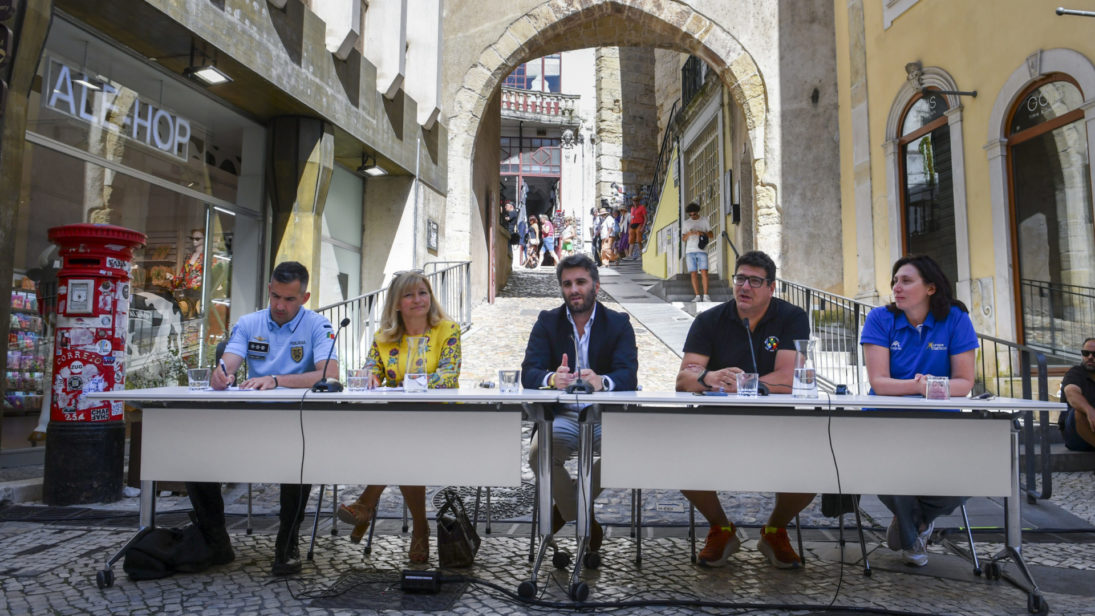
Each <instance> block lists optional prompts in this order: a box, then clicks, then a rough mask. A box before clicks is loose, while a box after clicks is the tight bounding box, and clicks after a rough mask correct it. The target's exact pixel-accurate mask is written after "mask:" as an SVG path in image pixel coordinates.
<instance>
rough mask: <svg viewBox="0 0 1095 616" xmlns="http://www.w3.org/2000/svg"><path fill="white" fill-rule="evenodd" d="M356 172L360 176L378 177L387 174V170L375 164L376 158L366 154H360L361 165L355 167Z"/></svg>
mask: <svg viewBox="0 0 1095 616" xmlns="http://www.w3.org/2000/svg"><path fill="white" fill-rule="evenodd" d="M357 174H358V175H361V176H371V177H374V178H375V177H379V176H382V175H388V171H387V170H386V169H385V168H384V167H381V166H379V165H377V164H376V158H374V157H372V156H369V155H367V154H362V155H361V166H360V167H358V168H357Z"/></svg>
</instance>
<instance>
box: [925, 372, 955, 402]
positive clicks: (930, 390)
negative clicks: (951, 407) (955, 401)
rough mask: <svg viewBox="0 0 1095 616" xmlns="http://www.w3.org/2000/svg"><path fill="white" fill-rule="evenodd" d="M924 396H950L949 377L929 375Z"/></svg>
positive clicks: (937, 397)
mask: <svg viewBox="0 0 1095 616" xmlns="http://www.w3.org/2000/svg"><path fill="white" fill-rule="evenodd" d="M924 397H925V398H927V399H928V400H948V399H950V397H951V383H950V379H949V378H947V377H945V376H929V377H928V387H927V392H926V393H925V394H924Z"/></svg>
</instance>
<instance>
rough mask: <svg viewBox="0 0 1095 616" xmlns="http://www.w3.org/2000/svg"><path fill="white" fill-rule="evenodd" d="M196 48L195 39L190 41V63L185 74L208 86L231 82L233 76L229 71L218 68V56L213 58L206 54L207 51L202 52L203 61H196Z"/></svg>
mask: <svg viewBox="0 0 1095 616" xmlns="http://www.w3.org/2000/svg"><path fill="white" fill-rule="evenodd" d="M195 60H196V49H195V47H194V41H193V40H191V41H190V65H189V66H187V67H186V70H184V71H183V74H184V75H186V76H187V77H189V78H191V79H193V80H195V81H199V82H201V83H202V84H203V85H206V86H219V85H221V84H224V83H230V82H231V81H232V78H231V77H229V76H228V74H227V73H225V72H224V71H222V70H220V69H219V68H217V58H216V56H214V57H213V58H212V59H210V58H208V57H207V56H206V55H205V51H204V50H203V51H202V52H201V62H196V61H195Z"/></svg>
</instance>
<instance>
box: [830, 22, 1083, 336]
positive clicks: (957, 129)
mask: <svg viewBox="0 0 1095 616" xmlns="http://www.w3.org/2000/svg"><path fill="white" fill-rule="evenodd" d="M1056 6H1057V3H1056V0H1054V2H1050V1H1048V0H1035V1H1031V0H993V1H992V2H981V1H975V0H837V1H836V2H835V11H834V13H835V31H836V39H837V45H836V48H837V70H838V87H839V97H840V100H839V108H840V120H839V122H840V179H841V201H842V205H841V209H842V218H843V222H842V224H843V236H844V243H843V247H844V248H843V250H844V253H843V263H844V294H845V295H848V296H854V297H857V298H860V299H864V300H867V301H873V302H885V301H889V297H890V272H891V266H892V264H893V262H894V261H895V260H896V259H897V258H899V257H900V256H902V255H904V254H912V253H926V254H930V255H931V256H933V257H934V258H935V259H936V260H937V261H938V262H939V263H940V264H941V266H942V267H943V269H944V271H945V272H946V273H947V274H948V276H949V277H950V278H951V279H952V282H953V283H954V284H955V288H956V291H957V295H958V297H959V298H960V299H962V300H963V301H964V302H965V303H966V304H967V305H969V307H970V311H971V316H972V317H973V319H974V323H975V325H976V327H977V331H978V332H980V333H983V334H989V335H995V336H997V337H1000V338H1005V339H1009V340H1016V341H1019V342H1026V343H1028V344H1031V345H1034V346H1037V347H1039V348H1045V349H1047V350H1050V349H1052V350H1055V351H1057V352H1060V353H1068V354H1076V353H1077V349H1078V348H1079V342H1080V341H1082V340H1083V339H1084V338H1086V337H1089V336H1092V335H1095V316H1093V314H1095V313H1093V311H1095V308H1093V306H1095V230H1093V225H1092V219H1093V209H1092V198H1091V185H1092V179H1093V175H1092V170H1091V165H1090V156H1091V153H1092V152H1093V151H1095V139H1093V138H1095V127H1093V126H1091V124H1092V123H1093V122H1095V19H1093V18H1089V17H1082V16H1067V15H1066V16H1058V15H1057V14H1056V13H1055V8H1056ZM1078 8H1083V7H1078ZM974 92H976V94H975V95H974Z"/></svg>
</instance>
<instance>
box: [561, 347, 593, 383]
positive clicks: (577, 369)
mask: <svg viewBox="0 0 1095 616" xmlns="http://www.w3.org/2000/svg"><path fill="white" fill-rule="evenodd" d="M570 341H571V342H573V343H574V373H575V374H577V375H578V378H576V379H574V380H573V381H572V382H571V383H570V385H567V388H566V392H567V393H568V394H591V393H593V385H592V384H591V383H587V382H585V381H583V380H582V360H581V357H580V356H579V355H578V341H577V340H575V339H574V334H571V335H570Z"/></svg>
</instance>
